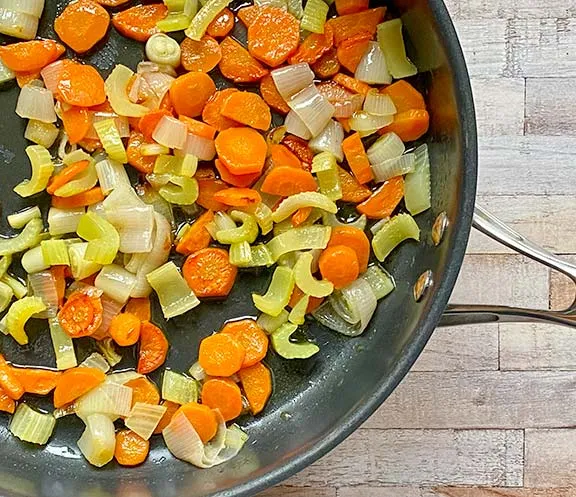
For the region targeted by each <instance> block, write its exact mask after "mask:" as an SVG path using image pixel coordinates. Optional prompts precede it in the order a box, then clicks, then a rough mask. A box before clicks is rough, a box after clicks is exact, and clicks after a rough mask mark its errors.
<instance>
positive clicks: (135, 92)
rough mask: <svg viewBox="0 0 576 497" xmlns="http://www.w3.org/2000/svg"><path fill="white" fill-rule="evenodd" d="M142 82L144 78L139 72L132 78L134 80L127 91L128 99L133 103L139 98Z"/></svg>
mask: <svg viewBox="0 0 576 497" xmlns="http://www.w3.org/2000/svg"><path fill="white" fill-rule="evenodd" d="M143 83H144V78H143V77H142V75H141V74H137V75H136V77H135V78H134V82H133V83H132V86H131V87H130V91H129V92H128V100H130V102H132V103H133V104H137V103H138V101H139V100H140V89H141V88H142V84H143Z"/></svg>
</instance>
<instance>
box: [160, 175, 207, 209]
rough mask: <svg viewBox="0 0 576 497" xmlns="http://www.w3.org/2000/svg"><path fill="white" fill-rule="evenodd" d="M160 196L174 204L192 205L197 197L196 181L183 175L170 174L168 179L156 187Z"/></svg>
mask: <svg viewBox="0 0 576 497" xmlns="http://www.w3.org/2000/svg"><path fill="white" fill-rule="evenodd" d="M158 193H159V194H160V196H161V197H162V198H163V199H164V200H166V201H167V202H170V203H171V204H176V205H192V204H193V203H194V202H196V200H197V199H198V193H199V190H198V181H196V179H195V178H186V177H185V176H171V177H170V181H169V182H168V183H167V184H165V185H162V186H161V187H160V188H159V189H158Z"/></svg>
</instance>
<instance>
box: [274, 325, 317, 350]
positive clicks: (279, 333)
mask: <svg viewBox="0 0 576 497" xmlns="http://www.w3.org/2000/svg"><path fill="white" fill-rule="evenodd" d="M297 329H298V326H297V325H295V324H293V323H285V324H283V325H282V326H280V328H278V329H277V330H276V331H274V332H273V333H272V335H270V340H271V342H272V348H273V349H274V350H275V351H276V353H277V354H278V355H279V356H280V357H284V359H308V358H309V357H312V356H313V355H314V354H317V353H318V352H319V351H320V347H318V345H316V344H315V343H312V342H299V343H294V342H291V341H290V337H291V336H292V334H293V333H294V332H295V331H296V330H297Z"/></svg>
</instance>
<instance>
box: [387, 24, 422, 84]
mask: <svg viewBox="0 0 576 497" xmlns="http://www.w3.org/2000/svg"><path fill="white" fill-rule="evenodd" d="M378 43H379V44H380V48H381V49H382V52H383V53H384V56H385V57H386V63H387V65H388V69H389V71H390V74H392V76H393V77H394V78H396V79H400V78H407V77H409V76H414V75H415V74H416V73H417V72H418V69H417V68H416V66H415V65H414V64H412V62H410V60H409V59H408V57H407V56H406V48H405V46H404V38H403V36H402V21H401V20H400V19H392V20H390V21H386V22H383V23H382V24H379V25H378Z"/></svg>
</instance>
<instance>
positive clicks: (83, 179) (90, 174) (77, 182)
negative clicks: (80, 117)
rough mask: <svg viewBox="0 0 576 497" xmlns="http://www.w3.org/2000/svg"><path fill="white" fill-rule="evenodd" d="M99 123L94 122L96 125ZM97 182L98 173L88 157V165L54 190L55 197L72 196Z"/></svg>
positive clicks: (88, 188) (86, 189) (92, 186)
mask: <svg viewBox="0 0 576 497" xmlns="http://www.w3.org/2000/svg"><path fill="white" fill-rule="evenodd" d="M98 124H99V123H96V125H98ZM96 183H98V173H97V172H96V167H95V166H94V161H93V160H92V158H91V157H90V163H89V164H88V167H87V168H86V169H84V171H82V172H81V173H80V174H79V175H78V176H76V177H75V178H74V179H73V180H72V181H69V182H68V183H66V184H65V185H64V186H61V187H60V188H58V190H56V191H55V192H54V194H55V195H56V196H57V197H72V196H74V195H78V194H79V193H83V192H85V191H88V190H90V189H91V188H94V187H95V186H96Z"/></svg>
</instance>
